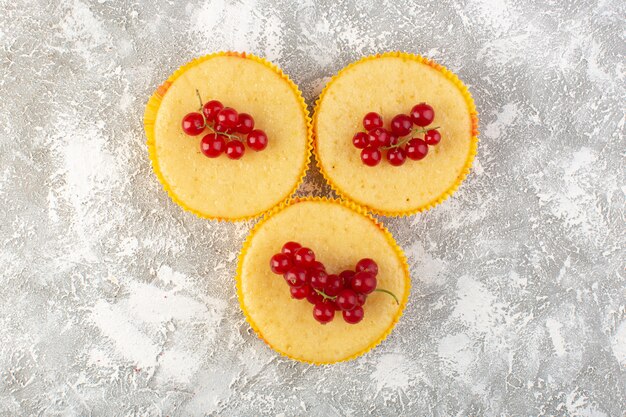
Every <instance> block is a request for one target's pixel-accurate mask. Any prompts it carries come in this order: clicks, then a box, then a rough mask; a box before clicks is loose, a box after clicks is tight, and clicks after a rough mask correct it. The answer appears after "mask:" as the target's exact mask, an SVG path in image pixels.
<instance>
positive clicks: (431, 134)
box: [424, 129, 441, 146]
mask: <svg viewBox="0 0 626 417" xmlns="http://www.w3.org/2000/svg"><path fill="white" fill-rule="evenodd" d="M440 141H441V133H439V131H438V130H437V129H431V130H429V131H427V132H426V134H425V135H424V142H426V144H427V145H432V146H434V145H436V144H438V143H439V142H440Z"/></svg>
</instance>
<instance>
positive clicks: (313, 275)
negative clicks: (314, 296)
mask: <svg viewBox="0 0 626 417" xmlns="http://www.w3.org/2000/svg"><path fill="white" fill-rule="evenodd" d="M309 279H310V284H311V287H313V288H315V289H316V290H320V291H323V290H324V288H326V286H327V285H328V274H327V273H326V272H324V271H318V270H312V271H311V270H309Z"/></svg>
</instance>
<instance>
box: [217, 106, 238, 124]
mask: <svg viewBox="0 0 626 417" xmlns="http://www.w3.org/2000/svg"><path fill="white" fill-rule="evenodd" d="M237 122H239V115H238V114H237V110H235V109H233V108H231V107H224V108H223V109H222V110H220V112H219V113H217V115H216V116H215V123H216V124H218V125H222V126H224V127H225V128H227V129H234V128H236V127H237Z"/></svg>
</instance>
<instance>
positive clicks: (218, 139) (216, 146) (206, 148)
mask: <svg viewBox="0 0 626 417" xmlns="http://www.w3.org/2000/svg"><path fill="white" fill-rule="evenodd" d="M225 148H226V142H225V141H224V138H222V135H216V134H215V133H209V134H208V135H205V136H204V137H203V138H202V140H201V141H200V151H202V153H203V154H204V155H205V156H208V157H209V158H217V157H218V156H220V155H221V154H222V153H224V149H225Z"/></svg>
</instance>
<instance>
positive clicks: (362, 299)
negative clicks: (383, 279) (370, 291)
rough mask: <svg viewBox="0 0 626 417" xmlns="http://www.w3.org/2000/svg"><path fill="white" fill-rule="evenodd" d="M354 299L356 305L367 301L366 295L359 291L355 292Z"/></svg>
mask: <svg viewBox="0 0 626 417" xmlns="http://www.w3.org/2000/svg"><path fill="white" fill-rule="evenodd" d="M356 301H357V305H359V306H362V305H363V304H365V301H367V295H365V294H361V293H360V292H358V293H356Z"/></svg>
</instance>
